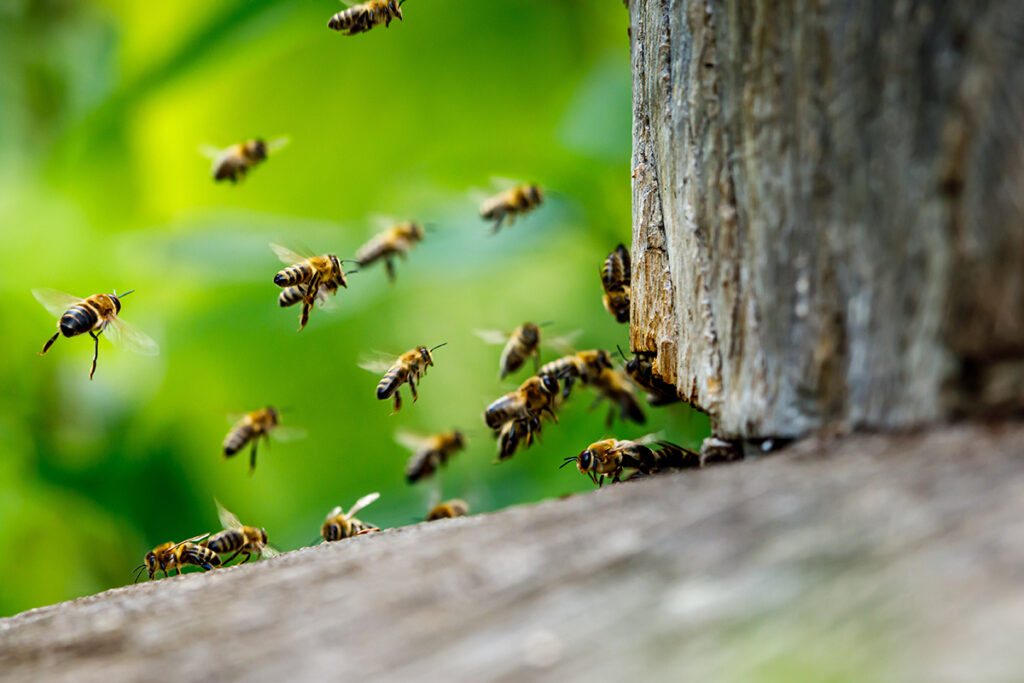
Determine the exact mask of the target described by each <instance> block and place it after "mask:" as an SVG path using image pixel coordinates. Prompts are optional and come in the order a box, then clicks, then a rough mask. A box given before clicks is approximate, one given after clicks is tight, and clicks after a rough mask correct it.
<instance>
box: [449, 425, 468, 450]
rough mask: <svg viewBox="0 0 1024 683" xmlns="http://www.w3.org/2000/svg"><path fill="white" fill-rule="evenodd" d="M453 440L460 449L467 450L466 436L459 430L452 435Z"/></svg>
mask: <svg viewBox="0 0 1024 683" xmlns="http://www.w3.org/2000/svg"><path fill="white" fill-rule="evenodd" d="M452 440H453V441H454V442H455V445H456V446H457V447H459V448H465V447H466V437H465V435H464V434H463V433H462V432H460V431H459V430H457V429H456V430H455V431H454V432H453V433H452Z"/></svg>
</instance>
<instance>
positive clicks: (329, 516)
mask: <svg viewBox="0 0 1024 683" xmlns="http://www.w3.org/2000/svg"><path fill="white" fill-rule="evenodd" d="M340 514H341V506H340V505H336V506H335V507H333V508H332V509H331V511H330V512H328V513H327V516H326V517H324V519H325V520H328V519H334V518H335V517H337V516H338V515H340Z"/></svg>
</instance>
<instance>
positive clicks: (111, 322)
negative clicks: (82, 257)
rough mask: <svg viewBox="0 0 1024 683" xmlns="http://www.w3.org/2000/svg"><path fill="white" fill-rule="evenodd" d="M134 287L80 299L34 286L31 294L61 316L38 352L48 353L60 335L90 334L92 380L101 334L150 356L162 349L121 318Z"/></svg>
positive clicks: (52, 312) (57, 315)
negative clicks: (91, 343)
mask: <svg viewBox="0 0 1024 683" xmlns="http://www.w3.org/2000/svg"><path fill="white" fill-rule="evenodd" d="M134 291H135V290H134V289H133V290H129V291H127V292H125V293H124V294H120V295H118V294H117V292H114V293H113V294H93V295H92V296H90V297H89V298H88V299H80V298H78V297H76V296H71V295H70V294H65V293H64V292H58V291H56V290H54V289H33V290H32V296H34V297H35V298H36V301H38V302H39V303H41V304H42V305H43V307H44V308H46V310H47V311H49V312H50V315H53V316H55V317H57V318H58V322H57V332H56V333H54V335H53V336H52V337H50V339H49V340H48V341H47V342H46V345H45V346H43V350H42V351H40V352H39V355H40V356H41V355H43V354H45V353H46V352H47V351H49V350H50V347H51V346H53V343H54V342H55V341H57V337H59V336H60V335H62V334H63V335H64V336H65V337H76V336H78V335H80V334H85V333H88V334H89V336H90V337H92V341H93V345H92V365H91V366H90V368H89V379H92V376H93V374H95V372H96V359H97V358H98V357H99V352H100V335H101V334H103V333H104V332H106V333H107V339H109V340H110V341H111V342H113V343H114V345H117V346H123V347H124V348H126V349H128V350H129V351H135V352H136V353H141V354H144V355H147V356H155V355H156V354H157V353H159V352H160V347H159V346H157V344H156V342H155V341H153V340H152V339H150V338H149V336H147V335H146V334H144V333H143V332H140V331H139V330H137V329H136V328H135V327H133V326H131V325H129V324H128V323H126V322H125V321H123V320H121V318H119V317H118V314H119V313H120V312H121V299H122V298H124V297H126V296H128V295H129V294H131V293H132V292H134Z"/></svg>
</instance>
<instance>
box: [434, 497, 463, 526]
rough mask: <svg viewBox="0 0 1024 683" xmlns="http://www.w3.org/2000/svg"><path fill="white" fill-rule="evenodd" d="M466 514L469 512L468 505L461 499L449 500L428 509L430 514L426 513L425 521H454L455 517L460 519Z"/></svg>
mask: <svg viewBox="0 0 1024 683" xmlns="http://www.w3.org/2000/svg"><path fill="white" fill-rule="evenodd" d="M467 512H469V503H467V502H466V501H464V500H462V499H461V498H452V499H451V500H446V501H445V502H443V503H438V504H437V505H435V506H434V507H432V508H430V512H428V513H427V519H426V521H428V522H433V521H434V520H435V519H454V518H455V517H462V516H463V515H465V514H466V513H467Z"/></svg>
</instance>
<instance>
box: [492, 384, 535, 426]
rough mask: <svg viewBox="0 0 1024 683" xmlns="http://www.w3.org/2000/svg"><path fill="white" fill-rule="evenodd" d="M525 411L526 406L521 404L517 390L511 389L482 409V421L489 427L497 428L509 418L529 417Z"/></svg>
mask: <svg viewBox="0 0 1024 683" xmlns="http://www.w3.org/2000/svg"><path fill="white" fill-rule="evenodd" d="M525 413H527V411H526V406H525V405H523V401H522V399H521V398H520V397H519V392H518V391H513V392H510V393H508V394H505V395H504V396H502V397H501V398H499V399H497V400H496V401H494V402H493V403H491V405H489V406H487V410H485V411H484V421H485V422H486V423H487V426H488V427H490V428H491V429H498V428H499V427H501V426H502V425H503V424H505V423H506V422H508V421H509V420H511V419H514V418H519V417H524V416H525V417H529V415H525Z"/></svg>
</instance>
